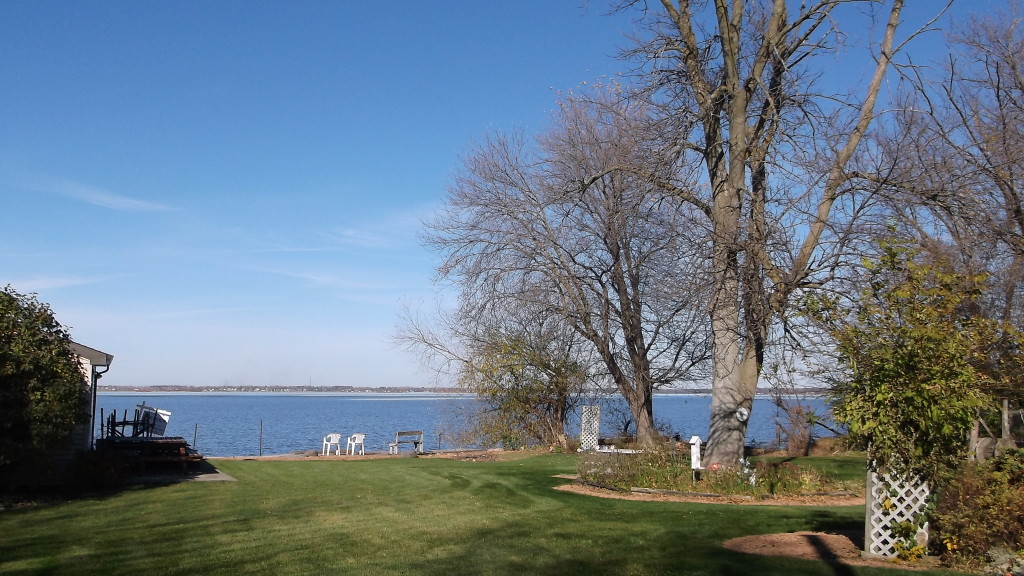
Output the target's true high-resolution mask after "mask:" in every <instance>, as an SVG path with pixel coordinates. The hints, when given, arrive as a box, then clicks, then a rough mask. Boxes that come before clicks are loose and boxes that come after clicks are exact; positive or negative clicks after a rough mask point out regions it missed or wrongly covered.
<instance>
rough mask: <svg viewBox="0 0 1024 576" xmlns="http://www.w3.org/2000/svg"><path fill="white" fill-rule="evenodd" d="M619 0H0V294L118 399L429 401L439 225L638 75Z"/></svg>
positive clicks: (628, 18) (628, 21)
mask: <svg viewBox="0 0 1024 576" xmlns="http://www.w3.org/2000/svg"><path fill="white" fill-rule="evenodd" d="M605 6H606V5H605V3H603V2H596V1H595V2H590V3H589V4H588V3H583V2H575V1H568V2H558V1H553V0H515V1H505V2H483V1H481V2H477V1H468V0H463V1H446V2H422V1H419V2H412V1H410V2H386V3H385V2H356V1H353V2H343V1H337V2H326V1H324V2H319V1H317V2H314V1H310V2H250V1H245V2H241V1H218V2H199V1H183V2H151V1H122V2H112V1H106V0H99V1H96V2H51V1H47V0H39V1H33V2H13V1H9V2H0V70H3V75H2V79H0V135H2V136H0V202H2V204H0V285H2V284H11V285H12V286H13V287H14V288H15V289H17V290H18V291H20V292H23V293H28V292H34V293H38V295H39V298H40V300H42V301H44V302H47V303H49V304H50V305H51V307H52V309H53V310H54V312H55V314H56V316H57V319H58V320H59V321H60V322H61V323H62V324H64V325H65V326H66V327H68V328H69V329H70V330H71V333H72V337H73V338H74V339H75V340H76V341H78V342H81V343H83V344H86V345H88V346H92V347H95V348H99V349H101V350H103V351H105V352H108V353H111V354H113V355H114V356H115V360H114V364H113V366H112V368H111V370H110V372H109V374H108V375H107V376H105V378H104V380H103V383H104V384H113V385H122V386H137V385H166V384H181V385H254V386H258V385H269V384H276V385H302V384H308V383H310V382H312V383H313V384H315V385H354V386H417V385H430V384H432V383H433V381H432V376H431V374H429V373H425V372H423V371H421V370H420V369H419V368H418V366H417V363H416V359H415V358H413V357H409V356H407V355H406V354H405V353H404V352H402V351H400V350H397V349H395V348H394V346H393V344H392V343H391V341H390V339H391V336H392V334H393V333H394V329H395V324H396V321H397V312H398V309H399V306H400V303H402V302H411V303H413V304H415V303H417V302H421V301H426V302H428V303H429V302H431V301H432V300H433V298H434V297H433V295H432V285H431V277H432V272H433V267H434V265H435V264H436V261H435V259H434V257H433V255H431V254H430V253H429V252H427V251H426V250H425V249H423V248H422V247H420V246H419V243H418V240H417V237H416V234H417V233H418V231H419V230H420V222H421V221H422V220H423V219H424V218H427V217H429V215H430V214H431V213H432V212H433V211H434V210H436V209H437V208H438V207H439V206H440V203H441V202H442V199H443V194H444V188H445V186H446V185H447V183H448V182H449V181H450V178H451V176H452V174H453V173H454V172H455V171H456V170H457V169H458V168H459V165H460V159H461V157H462V156H463V155H464V154H465V153H466V152H468V150H469V149H470V147H471V146H472V143H473V141H474V140H475V139H479V138H481V137H482V136H483V135H485V134H486V133H488V132H491V131H495V130H503V129H510V128H522V129H524V130H526V131H527V132H528V133H533V132H537V131H539V130H541V129H542V128H543V127H544V126H545V125H546V123H547V121H548V117H549V114H550V112H551V110H552V109H553V108H554V107H555V102H556V100H557V97H558V96H557V93H558V91H559V90H563V91H564V90H570V89H573V88H575V87H576V86H578V85H580V84H581V83H583V82H592V81H594V80H596V79H598V78H601V77H603V76H612V75H615V74H616V73H617V72H619V71H622V70H625V69H626V65H625V64H624V63H622V62H621V61H619V60H618V59H617V58H616V55H617V53H618V51H619V50H620V49H621V48H623V47H625V46H628V45H629V41H628V39H627V36H628V35H629V34H630V33H631V32H632V28H633V26H632V16H633V15H632V14H620V15H616V16H608V15H606V14H605V12H606V8H605Z"/></svg>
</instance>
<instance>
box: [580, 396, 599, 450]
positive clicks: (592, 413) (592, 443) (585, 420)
mask: <svg viewBox="0 0 1024 576" xmlns="http://www.w3.org/2000/svg"><path fill="white" fill-rule="evenodd" d="M600 435H601V407H600V406H584V407H583V412H582V413H581V414H580V450H584V451H586V450H596V449H597V439H598V437H600Z"/></svg>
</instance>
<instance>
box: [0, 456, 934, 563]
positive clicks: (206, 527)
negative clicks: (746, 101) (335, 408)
mask: <svg viewBox="0 0 1024 576" xmlns="http://www.w3.org/2000/svg"><path fill="white" fill-rule="evenodd" d="M215 463H216V465H217V466H218V467H219V468H220V469H221V470H223V471H225V472H227V473H228V474H231V475H232V476H234V477H235V478H236V479H237V480H238V481H237V482H216V483H213V482H184V483H179V484H174V485H167V486H155V487H154V486H150V487H137V488H132V489H129V490H126V491H123V492H120V493H116V494H111V495H107V496H103V497H95V498H86V499H80V500H75V501H70V502H65V503H59V504H49V505H44V506H39V507H36V508H31V509H18V510H8V511H5V512H0V574H159V575H161V576H162V575H166V574H427V575H431V574H436V575H439V576H453V575H457V574H515V575H521V574H722V575H731V574H736V575H740V574H742V575H748V574H765V575H772V574H778V575H784V576H793V575H795V574H822V575H836V574H840V575H850V574H896V573H899V571H898V570H895V569H893V570H889V569H871V568H847V567H845V566H829V565H827V564H825V563H819V562H810V561H801V560H794V559H784V558H765V557H758V556H747V555H742V554H738V553H734V552H729V551H727V550H724V549H722V548H721V547H720V543H721V542H722V541H724V540H726V539H728V538H731V537H734V536H740V535H745V534H755V533H763V532H784V531H796V530H822V529H830V528H846V529H856V528H858V527H860V526H863V510H862V508H860V507H852V508H798V507H769V506H746V507H744V506H731V505H712V504H707V505H704V504H684V503H665V502H632V501H619V500H607V499H598V498H592V497H587V496H580V495H576V494H571V493H565V492H560V491H556V490H552V489H551V488H552V486H555V485H557V484H559V483H563V482H565V481H564V480H559V479H557V478H553V477H552V476H553V475H554V474H558V473H572V472H574V471H575V459H574V457H573V456H571V455H544V456H534V457H529V458H523V459H518V460H510V461H503V462H461V461H453V460H442V459H430V458H416V459H412V458H391V459H377V460H360V461H342V460H333V461H242V460H220V461H216V462H215ZM939 573H941V572H932V573H931V574H939ZM918 574H928V573H918Z"/></svg>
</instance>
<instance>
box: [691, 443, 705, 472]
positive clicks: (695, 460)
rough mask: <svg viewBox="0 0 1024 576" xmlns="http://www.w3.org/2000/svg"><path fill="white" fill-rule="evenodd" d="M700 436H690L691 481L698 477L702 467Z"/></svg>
mask: <svg viewBox="0 0 1024 576" xmlns="http://www.w3.org/2000/svg"><path fill="white" fill-rule="evenodd" d="M700 444H701V442H700V436H692V437H690V469H691V470H692V471H693V481H694V482H696V481H697V479H698V478H699V477H700V471H701V470H703V469H704V468H703V467H702V466H701V465H700Z"/></svg>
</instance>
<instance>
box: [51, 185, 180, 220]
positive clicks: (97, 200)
mask: <svg viewBox="0 0 1024 576" xmlns="http://www.w3.org/2000/svg"><path fill="white" fill-rule="evenodd" d="M38 185H39V186H38V187H39V188H41V189H42V190H41V191H43V192H48V193H50V194H57V195H60V196H65V197H67V198H73V199H75V200H79V201H81V202H85V203H87V204H92V205H93V206H99V207H101V208H109V209H111V210H118V211H122V212H165V211H171V210H175V208H173V207H171V206H168V205H166V204H161V203H159V202H150V201H148V200H140V199H138V198H132V197H130V196H124V195H121V194H115V193H113V192H109V191H107V190H103V189H101V188H97V187H95V186H90V185H88V184H82V183H80V182H73V181H71V180H65V179H56V178H50V179H46V180H40V181H39V182H38Z"/></svg>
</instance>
